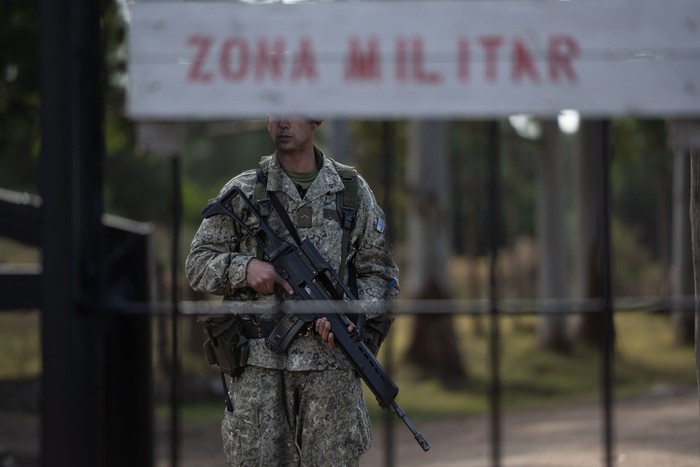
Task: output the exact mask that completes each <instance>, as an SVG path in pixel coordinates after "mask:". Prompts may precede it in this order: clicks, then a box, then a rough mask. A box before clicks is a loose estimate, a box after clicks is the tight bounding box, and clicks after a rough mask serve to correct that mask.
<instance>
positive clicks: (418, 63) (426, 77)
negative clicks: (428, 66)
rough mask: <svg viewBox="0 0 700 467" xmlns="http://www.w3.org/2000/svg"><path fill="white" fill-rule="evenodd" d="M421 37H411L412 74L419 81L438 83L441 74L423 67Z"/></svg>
mask: <svg viewBox="0 0 700 467" xmlns="http://www.w3.org/2000/svg"><path fill="white" fill-rule="evenodd" d="M423 62H424V60H423V39H421V38H420V37H416V38H414V39H413V75H414V77H415V79H416V81H418V82H419V83H439V82H440V81H442V76H440V74H439V73H437V72H435V71H433V72H430V71H426V70H425V69H424V68H423Z"/></svg>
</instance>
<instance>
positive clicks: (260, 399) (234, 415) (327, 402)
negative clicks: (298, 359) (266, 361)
mask: <svg viewBox="0 0 700 467" xmlns="http://www.w3.org/2000/svg"><path fill="white" fill-rule="evenodd" d="M229 395H230V397H231V402H232V404H233V412H228V411H225V415H224V420H223V422H222V424H221V434H222V437H223V442H224V456H225V458H226V463H227V465H229V466H236V467H252V466H261V467H269V466H288V467H292V466H294V467H357V466H358V465H359V460H360V456H361V455H362V454H363V453H365V452H366V451H367V450H368V449H369V445H370V440H371V433H370V422H369V415H368V413H367V406H366V405H365V400H364V395H363V393H362V386H361V381H360V379H359V378H358V377H357V376H356V375H355V373H354V371H353V370H324V371H283V370H273V369H267V368H260V367H256V366H248V367H246V369H245V370H244V371H243V373H242V374H241V375H240V376H238V377H236V378H234V379H233V380H232V382H231V385H230V387H229Z"/></svg>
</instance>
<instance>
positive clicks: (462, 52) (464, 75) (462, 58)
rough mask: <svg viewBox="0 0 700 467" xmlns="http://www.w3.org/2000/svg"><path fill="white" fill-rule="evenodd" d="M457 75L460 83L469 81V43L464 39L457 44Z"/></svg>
mask: <svg viewBox="0 0 700 467" xmlns="http://www.w3.org/2000/svg"><path fill="white" fill-rule="evenodd" d="M457 73H458V76H459V80H460V81H469V41H468V40H467V39H464V38H461V39H460V40H459V42H458V43H457Z"/></svg>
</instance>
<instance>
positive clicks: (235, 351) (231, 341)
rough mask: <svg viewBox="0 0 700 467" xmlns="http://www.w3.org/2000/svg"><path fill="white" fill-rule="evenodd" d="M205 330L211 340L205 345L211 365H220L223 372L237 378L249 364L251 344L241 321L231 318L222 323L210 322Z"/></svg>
mask: <svg viewBox="0 0 700 467" xmlns="http://www.w3.org/2000/svg"><path fill="white" fill-rule="evenodd" d="M204 329H205V330H206V332H207V336H209V339H207V341H206V342H205V343H204V353H205V355H206V357H207V362H208V363H209V364H210V365H218V366H219V368H220V369H221V371H223V372H224V373H226V374H228V375H230V376H237V375H239V374H240V373H241V371H243V368H245V366H246V364H247V363H248V352H249V351H250V344H249V343H248V338H246V337H245V336H244V335H243V333H242V331H241V324H240V321H239V320H238V319H237V318H236V317H229V318H227V319H225V320H223V321H222V322H214V321H213V320H212V321H208V322H205V323H204Z"/></svg>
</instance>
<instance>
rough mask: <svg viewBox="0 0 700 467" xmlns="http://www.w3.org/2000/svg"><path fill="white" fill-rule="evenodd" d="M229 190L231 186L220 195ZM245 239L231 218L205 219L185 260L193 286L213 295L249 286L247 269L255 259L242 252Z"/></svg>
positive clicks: (214, 217) (248, 253)
mask: <svg viewBox="0 0 700 467" xmlns="http://www.w3.org/2000/svg"><path fill="white" fill-rule="evenodd" d="M228 187H230V183H229V184H227V185H226V186H225V187H224V188H223V189H222V190H221V193H219V196H221V195H222V193H224V192H225V191H226V190H227V188H228ZM235 209H236V208H235V206H234V210H235ZM242 238H243V235H242V233H241V229H240V228H239V227H238V226H237V225H236V224H235V222H234V221H233V220H232V219H230V218H229V217H226V216H212V217H210V218H208V219H203V220H202V223H201V224H200V226H199V229H198V230H197V233H196V234H195V236H194V239H193V240H192V245H191V246H190V252H189V254H188V255H187V259H186V260H185V274H186V276H187V280H188V281H189V283H190V286H191V287H192V288H193V289H194V290H196V291H198V292H206V293H211V294H214V295H233V294H234V293H235V292H236V290H237V289H241V288H243V287H246V286H247V285H248V284H247V282H246V268H247V267H248V263H249V262H250V260H251V259H253V258H254V256H253V255H251V254H250V252H241V242H242Z"/></svg>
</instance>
